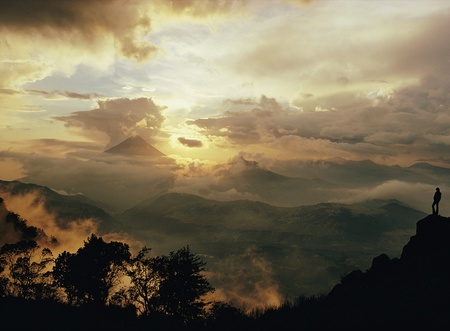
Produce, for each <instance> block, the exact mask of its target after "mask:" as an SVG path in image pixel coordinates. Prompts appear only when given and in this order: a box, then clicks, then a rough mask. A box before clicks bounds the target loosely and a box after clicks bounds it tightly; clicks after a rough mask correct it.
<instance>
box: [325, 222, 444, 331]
mask: <svg viewBox="0 0 450 331" xmlns="http://www.w3.org/2000/svg"><path fill="white" fill-rule="evenodd" d="M449 263H450V219H449V218H446V217H442V216H438V215H429V216H427V217H425V218H424V219H422V220H420V221H418V222H417V228H416V235H414V236H413V237H411V239H410V241H409V242H408V243H407V244H406V246H404V248H403V252H402V254H401V257H400V258H394V259H390V258H389V257H388V256H387V255H385V254H382V255H380V256H378V257H376V258H374V259H373V262H372V265H371V267H370V269H368V270H367V271H366V272H362V271H360V270H357V271H353V272H351V273H350V274H348V275H347V276H345V277H344V278H343V279H342V280H341V283H340V284H338V285H336V286H335V287H334V288H333V290H332V291H331V292H330V293H329V295H328V296H327V300H326V301H327V305H328V307H329V314H328V317H329V323H330V326H331V325H334V326H335V327H336V328H339V327H342V328H347V329H348V328H350V329H351V328H358V327H360V328H362V329H366V330H367V329H369V330H381V329H388V330H417V329H420V328H423V329H426V330H444V329H447V330H449V329H450V266H449Z"/></svg>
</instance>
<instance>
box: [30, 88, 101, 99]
mask: <svg viewBox="0 0 450 331" xmlns="http://www.w3.org/2000/svg"><path fill="white" fill-rule="evenodd" d="M25 91H26V92H28V93H31V94H39V95H42V96H43V97H44V98H46V99H61V98H70V99H80V100H90V99H93V98H99V97H100V94H98V93H77V92H72V91H58V90H55V91H51V92H47V91H42V90H34V89H27V90H25Z"/></svg>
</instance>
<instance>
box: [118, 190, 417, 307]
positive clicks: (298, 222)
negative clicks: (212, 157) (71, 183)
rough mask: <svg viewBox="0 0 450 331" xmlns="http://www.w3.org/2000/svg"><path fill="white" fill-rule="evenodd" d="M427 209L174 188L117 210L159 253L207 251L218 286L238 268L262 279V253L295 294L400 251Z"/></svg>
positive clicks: (227, 283)
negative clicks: (221, 195) (216, 196)
mask: <svg viewBox="0 0 450 331" xmlns="http://www.w3.org/2000/svg"><path fill="white" fill-rule="evenodd" d="M424 216H425V214H424V213H422V212H420V211H417V210H414V209H412V208H409V207H407V206H404V205H402V204H401V203H400V202H399V201H395V200H388V201H386V200H372V201H368V202H365V203H359V204H353V205H346V204H331V203H323V204H317V205H310V206H300V207H275V206H272V205H269V204H266V203H262V202H257V201H249V200H238V201H215V200H208V199H204V198H201V197H199V196H194V195H190V194H180V193H170V194H166V195H163V196H160V197H159V198H157V199H151V200H147V201H144V202H143V203H141V204H139V205H138V206H136V207H134V208H131V209H129V210H127V211H125V212H124V213H122V214H121V215H117V216H116V217H117V218H118V220H119V221H121V222H122V223H123V224H124V226H125V227H126V228H127V231H128V232H130V233H132V234H133V235H134V236H135V237H136V238H137V239H138V240H139V241H140V242H142V243H143V244H145V245H147V246H148V247H152V251H153V252H154V253H155V254H166V253H167V252H169V251H173V250H176V249H177V248H179V247H180V246H184V245H190V247H191V248H192V249H193V250H194V251H196V252H198V253H199V254H201V255H202V256H205V261H206V262H207V263H208V267H207V269H208V271H210V272H211V273H212V274H213V275H215V276H216V277H215V278H214V277H213V278H212V279H211V280H212V282H213V285H214V286H216V287H223V288H227V287H228V289H229V290H230V291H232V290H234V288H233V285H232V284H233V280H234V279H235V277H236V273H238V274H239V272H242V273H244V274H245V277H250V278H251V277H253V278H252V279H253V280H254V279H258V275H261V273H262V272H263V271H262V270H260V268H261V265H260V264H258V263H257V262H256V261H259V260H261V261H264V263H265V264H267V266H268V267H267V268H268V269H267V270H265V271H264V272H269V269H270V272H269V274H270V277H271V281H273V282H274V283H276V284H278V286H279V288H278V289H279V291H280V293H281V294H282V295H284V296H286V297H288V298H293V297H295V296H296V295H298V294H300V293H302V294H311V295H312V294H317V293H323V292H325V291H327V290H329V289H330V288H331V287H332V286H333V285H334V284H335V283H336V282H337V281H338V280H339V278H340V277H341V276H342V275H343V274H345V273H347V272H349V271H351V270H353V269H355V268H364V267H366V266H368V265H370V262H371V258H372V257H373V256H374V255H375V254H378V253H379V252H383V251H384V252H387V253H388V254H392V255H394V256H395V255H399V254H400V252H401V248H402V245H403V244H404V242H405V240H407V239H408V238H409V237H410V236H411V235H412V234H413V232H414V228H415V221H414V220H416V219H418V218H421V217H424ZM258 259H259V260H258ZM230 265H231V266H233V267H232V268H233V269H230V268H229V267H230ZM244 270H245V271H244ZM243 277H244V276H243ZM242 283H245V282H244V281H242ZM246 285H248V287H251V286H254V285H252V284H251V282H250V281H249V283H248V284H246ZM242 286H244V285H242ZM241 291H243V290H242V289H241Z"/></svg>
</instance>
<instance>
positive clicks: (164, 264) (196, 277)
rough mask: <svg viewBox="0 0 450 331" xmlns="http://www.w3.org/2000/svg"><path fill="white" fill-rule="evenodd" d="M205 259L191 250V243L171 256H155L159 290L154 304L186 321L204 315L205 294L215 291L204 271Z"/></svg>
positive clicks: (153, 306)
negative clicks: (203, 298)
mask: <svg viewBox="0 0 450 331" xmlns="http://www.w3.org/2000/svg"><path fill="white" fill-rule="evenodd" d="M205 264H206V263H205V262H203V261H202V260H201V259H200V258H199V257H198V256H197V255H195V254H192V253H191V252H190V249H189V246H187V247H184V248H181V249H180V250H178V251H176V252H171V253H170V254H169V256H164V255H163V256H158V257H155V258H153V261H152V267H153V272H154V273H156V274H157V278H158V285H157V288H158V291H157V292H156V293H155V294H154V295H153V296H152V297H151V298H150V302H151V306H152V308H153V309H154V310H155V311H157V312H160V313H162V314H164V315H166V316H170V317H174V318H177V319H180V320H182V321H183V322H184V323H186V322H188V321H190V320H194V319H196V318H198V317H201V316H203V313H204V311H203V308H204V306H205V303H204V301H203V300H202V296H204V295H205V294H206V293H208V292H211V291H213V288H212V287H211V286H210V285H209V282H208V280H207V279H206V277H205V276H204V275H203V274H202V272H203V271H204V269H203V266H204V265H205Z"/></svg>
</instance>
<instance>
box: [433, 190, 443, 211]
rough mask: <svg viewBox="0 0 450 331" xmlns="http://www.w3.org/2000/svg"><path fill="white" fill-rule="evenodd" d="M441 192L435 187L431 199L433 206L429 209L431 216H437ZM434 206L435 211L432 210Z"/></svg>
mask: <svg viewBox="0 0 450 331" xmlns="http://www.w3.org/2000/svg"><path fill="white" fill-rule="evenodd" d="M441 195H442V194H441V190H440V189H439V187H436V192H434V197H433V204H432V205H431V208H433V215H439V201H441ZM434 206H436V209H434Z"/></svg>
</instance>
